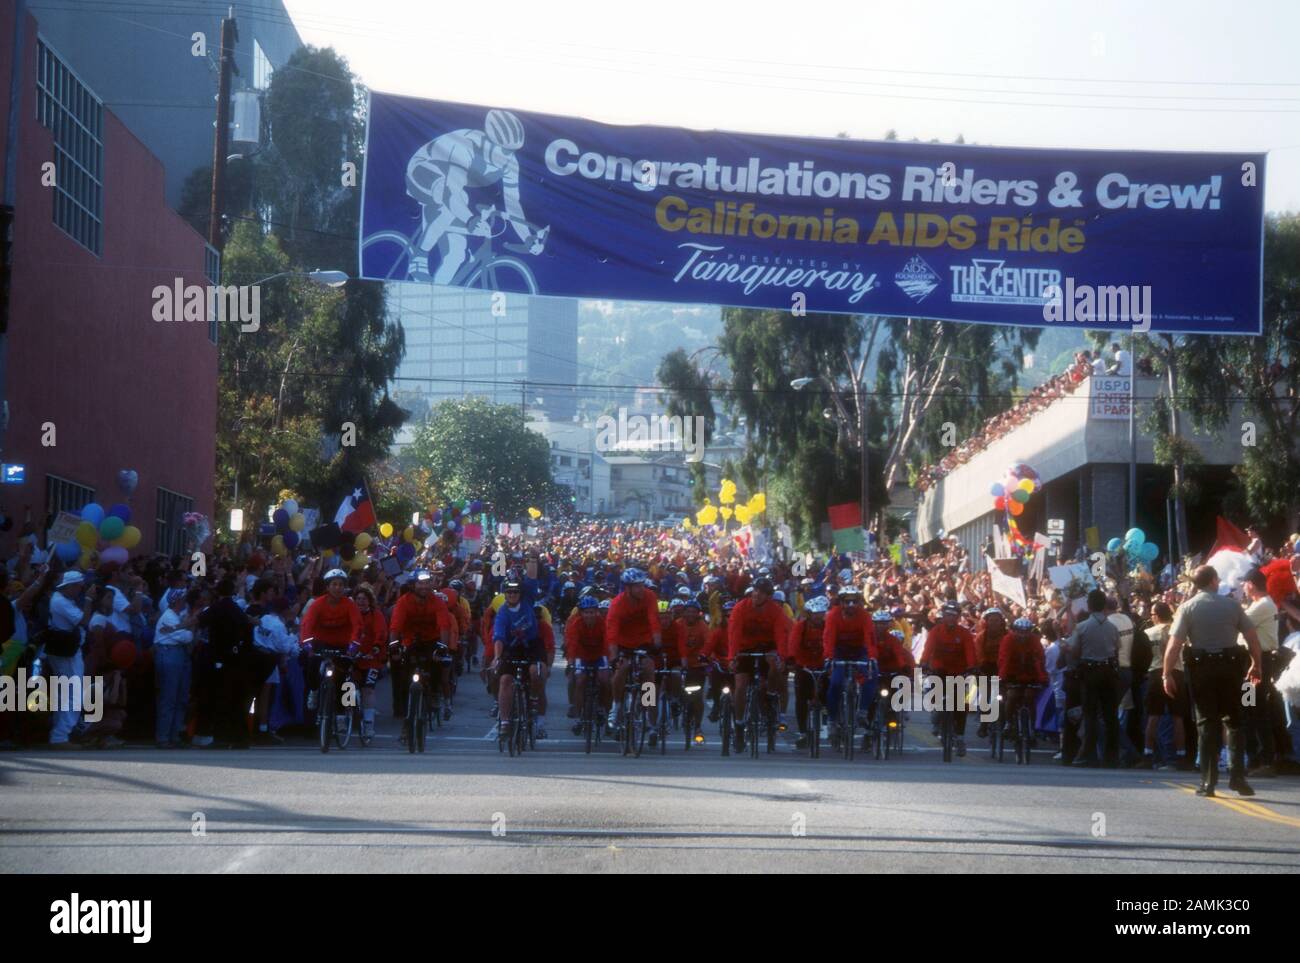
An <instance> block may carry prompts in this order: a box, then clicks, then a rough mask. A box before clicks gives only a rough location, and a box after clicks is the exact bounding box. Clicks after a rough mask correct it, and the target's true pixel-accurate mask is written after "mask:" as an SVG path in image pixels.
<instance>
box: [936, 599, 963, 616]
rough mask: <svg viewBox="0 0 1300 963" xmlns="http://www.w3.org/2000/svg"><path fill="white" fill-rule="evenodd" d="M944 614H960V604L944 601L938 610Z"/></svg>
mask: <svg viewBox="0 0 1300 963" xmlns="http://www.w3.org/2000/svg"><path fill="white" fill-rule="evenodd" d="M940 611H942V612H943V614H944V615H961V606H960V605H958V604H957V603H956V602H944V603H943V608H942V609H941V610H940Z"/></svg>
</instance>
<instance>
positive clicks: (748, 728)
mask: <svg viewBox="0 0 1300 963" xmlns="http://www.w3.org/2000/svg"><path fill="white" fill-rule="evenodd" d="M757 690H758V673H757V672H755V673H754V677H753V678H752V679H750V682H749V692H747V693H746V695H745V741H746V742H747V743H748V745H747V746H746V747H745V748H747V749H748V750H749V758H750V759H757V758H758V726H759V721H760V720H759V718H758V713H759V708H758V707H759V705H760V700H759V699H758V697H757Z"/></svg>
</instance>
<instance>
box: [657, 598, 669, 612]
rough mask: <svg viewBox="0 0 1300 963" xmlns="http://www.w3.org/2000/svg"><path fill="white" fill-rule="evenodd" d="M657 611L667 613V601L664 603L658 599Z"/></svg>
mask: <svg viewBox="0 0 1300 963" xmlns="http://www.w3.org/2000/svg"><path fill="white" fill-rule="evenodd" d="M659 611H660V612H667V611H668V603H667V601H665V600H664V599H660V600H659Z"/></svg>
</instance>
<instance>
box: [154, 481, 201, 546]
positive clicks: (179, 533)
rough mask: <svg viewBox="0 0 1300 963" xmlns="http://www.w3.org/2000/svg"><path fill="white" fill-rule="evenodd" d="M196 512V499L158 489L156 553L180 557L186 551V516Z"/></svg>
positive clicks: (155, 528)
mask: <svg viewBox="0 0 1300 963" xmlns="http://www.w3.org/2000/svg"><path fill="white" fill-rule="evenodd" d="M192 511H194V499H192V498H190V497H188V496H186V495H182V494H180V493H179V492H173V491H168V490H167V489H166V488H162V487H159V489H158V511H157V515H156V517H155V518H154V537H155V543H154V544H155V546H156V547H155V549H154V550H155V551H157V552H164V553H166V554H168V555H180V554H182V553H183V552H184V551H185V531H184V516H185V513H186V512H192Z"/></svg>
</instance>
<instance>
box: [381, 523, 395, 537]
mask: <svg viewBox="0 0 1300 963" xmlns="http://www.w3.org/2000/svg"><path fill="white" fill-rule="evenodd" d="M379 534H380V535H382V536H383V537H384V538H392V537H393V526H392V525H390V524H389V523H388V522H384V524H382V525H380V526H379Z"/></svg>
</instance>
